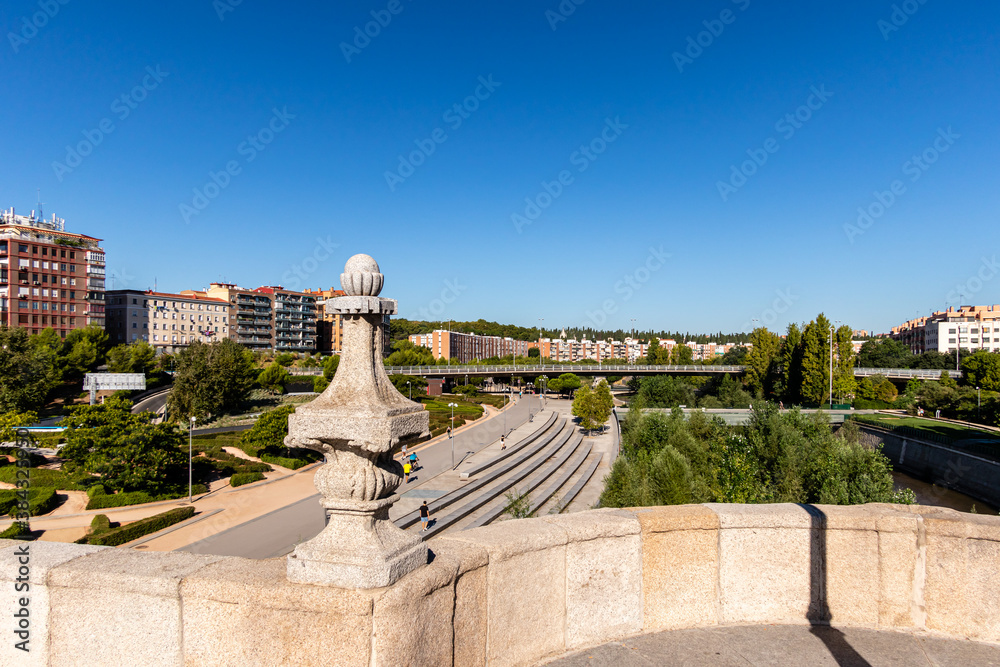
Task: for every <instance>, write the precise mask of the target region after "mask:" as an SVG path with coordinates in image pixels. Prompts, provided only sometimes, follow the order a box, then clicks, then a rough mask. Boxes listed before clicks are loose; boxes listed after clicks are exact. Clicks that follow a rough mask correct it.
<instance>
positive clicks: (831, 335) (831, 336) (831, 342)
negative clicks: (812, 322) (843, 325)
mask: <svg viewBox="0 0 1000 667" xmlns="http://www.w3.org/2000/svg"><path fill="white" fill-rule="evenodd" d="M830 409H831V410H833V325H832V324H831V325H830Z"/></svg>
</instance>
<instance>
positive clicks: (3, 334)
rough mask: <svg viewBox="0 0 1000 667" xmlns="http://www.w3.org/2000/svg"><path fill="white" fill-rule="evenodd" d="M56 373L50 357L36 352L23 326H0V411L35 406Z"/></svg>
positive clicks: (23, 410)
mask: <svg viewBox="0 0 1000 667" xmlns="http://www.w3.org/2000/svg"><path fill="white" fill-rule="evenodd" d="M57 377H58V374H57V370H56V368H55V365H54V359H53V358H52V357H51V356H48V355H45V354H38V352H37V350H36V348H35V345H33V344H32V342H31V340H30V338H29V336H28V332H27V331H26V330H25V329H21V328H16V329H15V328H9V327H7V326H6V325H3V326H0V412H27V411H34V410H38V409H39V408H41V407H42V405H43V404H44V403H45V396H46V395H47V394H48V392H49V389H51V387H52V386H53V384H54V383H55V380H56V378H57Z"/></svg>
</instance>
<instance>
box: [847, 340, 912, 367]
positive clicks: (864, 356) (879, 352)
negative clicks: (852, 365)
mask: <svg viewBox="0 0 1000 667" xmlns="http://www.w3.org/2000/svg"><path fill="white" fill-rule="evenodd" d="M913 362H914V357H913V353H912V352H910V348H908V347H906V345H904V344H903V343H900V342H899V341H897V340H893V339H892V338H874V339H872V340H869V341H865V344H864V345H862V346H861V351H860V352H858V359H857V364H858V368H909V367H910V365H911V364H912V363H913Z"/></svg>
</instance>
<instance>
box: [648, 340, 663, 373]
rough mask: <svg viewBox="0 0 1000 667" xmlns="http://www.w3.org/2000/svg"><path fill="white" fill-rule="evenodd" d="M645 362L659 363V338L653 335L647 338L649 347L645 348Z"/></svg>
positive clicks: (654, 364) (653, 364)
mask: <svg viewBox="0 0 1000 667" xmlns="http://www.w3.org/2000/svg"><path fill="white" fill-rule="evenodd" d="M646 363H647V364H648V365H650V366H659V365H660V364H661V363H663V362H662V361H661V348H660V340H659V339H658V338H656V337H655V336H654V337H653V338H651V339H650V340H649V347H648V348H647V350H646Z"/></svg>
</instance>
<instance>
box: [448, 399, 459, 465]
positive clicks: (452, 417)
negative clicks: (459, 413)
mask: <svg viewBox="0 0 1000 667" xmlns="http://www.w3.org/2000/svg"><path fill="white" fill-rule="evenodd" d="M456 405H457V404H456V403H449V404H448V407H449V408H451V432H450V433H449V434H448V439H449V440H451V467H452V468H454V467H455V407H456Z"/></svg>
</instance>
